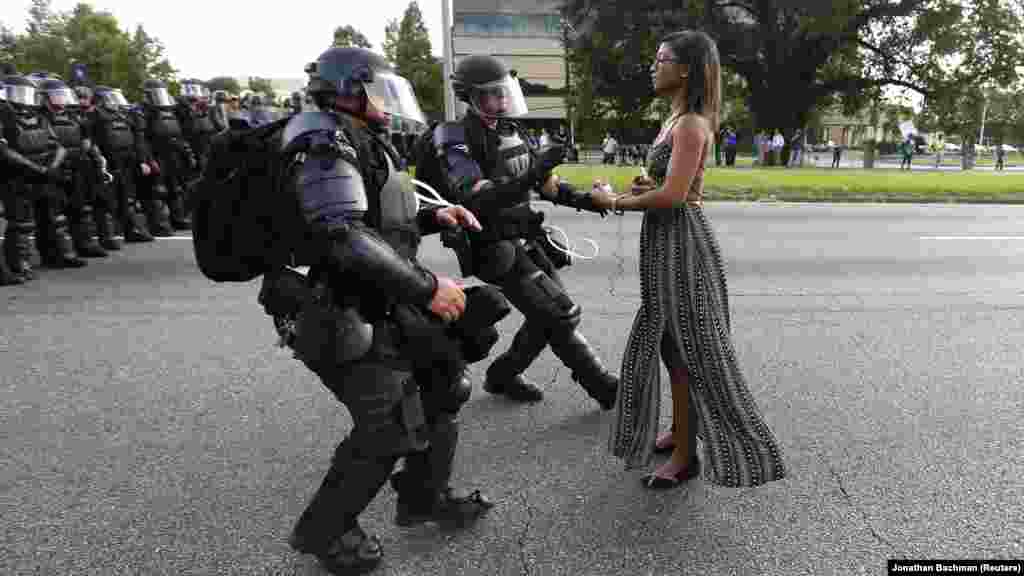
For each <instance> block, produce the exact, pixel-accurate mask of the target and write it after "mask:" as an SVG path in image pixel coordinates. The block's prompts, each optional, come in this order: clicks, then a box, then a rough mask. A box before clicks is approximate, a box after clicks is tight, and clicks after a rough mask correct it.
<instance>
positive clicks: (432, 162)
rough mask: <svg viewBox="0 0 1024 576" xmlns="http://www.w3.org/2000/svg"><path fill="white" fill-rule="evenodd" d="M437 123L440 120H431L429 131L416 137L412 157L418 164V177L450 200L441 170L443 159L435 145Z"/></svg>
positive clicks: (415, 163)
mask: <svg viewBox="0 0 1024 576" xmlns="http://www.w3.org/2000/svg"><path fill="white" fill-rule="evenodd" d="M437 125H438V122H431V123H430V127H429V128H428V129H427V131H426V132H424V133H422V134H420V135H419V136H418V137H417V138H416V141H415V143H414V144H413V148H412V158H413V164H414V165H415V166H416V179H417V180H419V181H420V182H423V183H425V184H426V185H428V186H430V187H431V188H433V189H434V190H436V191H437V193H438V194H440V195H441V197H442V198H444V199H446V200H449V198H448V183H447V182H445V178H444V174H442V172H441V159H440V158H438V157H437V147H436V146H434V128H436V127H437Z"/></svg>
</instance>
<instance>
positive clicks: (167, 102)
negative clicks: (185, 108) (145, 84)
mask: <svg viewBox="0 0 1024 576" xmlns="http://www.w3.org/2000/svg"><path fill="white" fill-rule="evenodd" d="M148 93H149V98H150V102H151V103H152V104H153V106H174V101H173V100H171V93H170V92H168V91H167V88H154V89H152V90H149V91H148Z"/></svg>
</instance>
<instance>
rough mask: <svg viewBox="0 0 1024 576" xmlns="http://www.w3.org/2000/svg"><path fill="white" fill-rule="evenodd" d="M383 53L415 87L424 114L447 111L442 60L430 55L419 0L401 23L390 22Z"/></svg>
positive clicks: (386, 29)
mask: <svg viewBox="0 0 1024 576" xmlns="http://www.w3.org/2000/svg"><path fill="white" fill-rule="evenodd" d="M384 54H385V56H386V57H387V59H388V60H389V61H390V62H391V63H392V64H393V65H394V66H395V70H396V71H397V72H398V74H400V75H401V76H404V77H405V78H406V79H408V80H409V83H411V84H412V87H413V90H415V92H416V97H417V99H418V100H419V102H420V106H421V107H422V108H423V111H424V113H427V114H438V113H443V112H444V75H443V74H444V73H443V72H442V66H441V61H440V60H439V59H438V58H435V57H434V56H433V55H432V53H431V46H430V35H429V34H428V33H427V27H426V25H425V24H424V23H423V14H422V13H421V12H420V7H419V4H417V3H416V0H412V1H411V2H409V6H408V7H406V9H405V14H404V15H403V16H402V20H401V21H398V20H391V21H390V22H388V25H387V27H386V28H385V29H384Z"/></svg>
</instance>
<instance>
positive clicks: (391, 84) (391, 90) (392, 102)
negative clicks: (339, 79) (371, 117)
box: [363, 72, 427, 124]
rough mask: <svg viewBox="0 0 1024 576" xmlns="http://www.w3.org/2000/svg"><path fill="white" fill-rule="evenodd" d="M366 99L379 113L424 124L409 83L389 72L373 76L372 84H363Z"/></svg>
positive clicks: (421, 111)
mask: <svg viewBox="0 0 1024 576" xmlns="http://www.w3.org/2000/svg"><path fill="white" fill-rule="evenodd" d="M363 88H364V89H365V90H366V98H367V100H369V101H370V103H371V104H373V107H374V108H376V109H377V110H378V111H379V112H382V113H384V114H388V115H391V116H397V117H399V118H402V119H403V120H411V121H413V122H419V123H421V124H426V123H427V120H426V117H425V116H424V115H423V110H421V109H420V103H419V102H417V101H416V94H415V93H414V92H413V90H412V85H411V84H409V81H408V80H406V79H405V78H402V77H401V76H399V75H397V74H393V73H391V72H380V73H376V74H374V75H373V82H365V83H364V84H363Z"/></svg>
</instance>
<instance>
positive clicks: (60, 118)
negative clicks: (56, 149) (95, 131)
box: [51, 110, 82, 156]
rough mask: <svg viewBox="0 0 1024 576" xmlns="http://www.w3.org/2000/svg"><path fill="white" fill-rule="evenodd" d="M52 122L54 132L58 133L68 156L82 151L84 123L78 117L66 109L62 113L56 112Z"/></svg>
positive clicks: (58, 138) (58, 137)
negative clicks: (80, 122)
mask: <svg viewBox="0 0 1024 576" xmlns="http://www.w3.org/2000/svg"><path fill="white" fill-rule="evenodd" d="M51 122H52V123H53V132H54V134H56V135H57V140H59V141H60V145H61V146H63V147H64V149H65V150H67V152H68V156H73V155H76V154H78V153H79V152H81V150H82V125H81V124H79V123H78V119H77V118H75V117H74V116H72V115H71V112H69V111H67V110H65V111H63V112H61V113H60V114H54V115H53V119H52V120H51Z"/></svg>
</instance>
